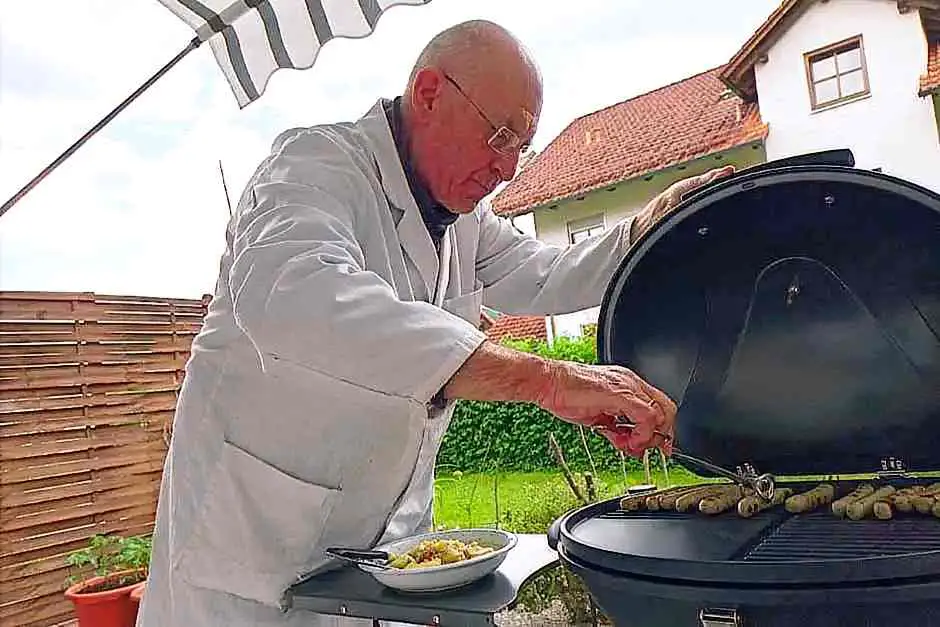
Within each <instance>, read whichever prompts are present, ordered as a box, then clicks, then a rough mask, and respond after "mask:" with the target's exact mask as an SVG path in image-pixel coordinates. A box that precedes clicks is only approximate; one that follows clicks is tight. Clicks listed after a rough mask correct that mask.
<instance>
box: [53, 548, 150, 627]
mask: <svg viewBox="0 0 940 627" xmlns="http://www.w3.org/2000/svg"><path fill="white" fill-rule="evenodd" d="M66 563H67V564H68V566H69V568H70V569H72V570H73V574H72V575H70V576H69V579H68V581H67V586H68V588H67V589H66V591H65V597H66V598H67V599H69V600H70V601H71V602H72V604H73V605H74V607H75V616H76V618H78V625H79V627H134V624H135V623H136V622H137V604H136V603H134V602H133V601H132V600H131V596H130V595H131V592H132V591H133V590H134V588H135V587H137V586H138V585H139V584H140V583H142V582H144V581H146V579H147V568H148V566H149V565H150V538H149V537H141V536H137V537H131V538H123V537H121V536H115V535H110V536H103V535H95V536H92V538H91V539H90V540H89V542H88V546H86V547H85V548H83V549H81V550H78V551H75V552H73V553H71V554H69V556H68V558H67V559H66ZM89 575H90V576H89Z"/></svg>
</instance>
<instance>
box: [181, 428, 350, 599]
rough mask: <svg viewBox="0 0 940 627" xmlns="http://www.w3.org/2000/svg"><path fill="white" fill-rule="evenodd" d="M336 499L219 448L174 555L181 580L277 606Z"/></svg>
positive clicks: (331, 492) (234, 449)
mask: <svg viewBox="0 0 940 627" xmlns="http://www.w3.org/2000/svg"><path fill="white" fill-rule="evenodd" d="M340 494H341V492H340V491H339V490H336V489H333V488H328V487H325V486H321V485H317V484H312V483H308V482H305V481H302V480H300V479H298V478H296V477H293V476H291V475H288V474H287V473H285V472H283V471H281V470H279V469H277V468H275V467H274V466H272V465H270V464H268V463H267V462H265V461H263V460H261V459H259V458H258V457H255V456H254V455H251V454H250V453H248V452H247V451H245V450H244V449H241V448H239V447H238V446H235V445H234V444H231V443H229V442H223V444H222V452H221V455H220V458H219V461H218V463H217V464H216V465H215V468H214V470H213V471H212V476H211V477H210V478H209V482H208V489H207V490H206V494H205V500H204V501H203V503H202V504H201V506H200V507H198V511H197V514H196V517H195V520H194V521H193V522H194V524H193V529H192V532H191V533H190V534H189V536H188V538H187V539H186V541H185V546H184V547H183V548H182V550H181V552H180V561H179V573H180V575H181V577H182V578H183V579H186V580H187V581H189V582H190V583H191V584H193V585H195V586H199V587H203V588H209V589H212V590H217V591H220V592H226V593H228V594H233V595H236V596H239V597H242V598H245V599H249V600H252V601H257V602H259V603H263V604H265V605H269V606H275V607H276V606H278V605H279V604H280V602H281V599H282V597H283V594H284V592H285V591H286V589H287V588H288V587H289V586H290V585H291V584H293V583H294V582H295V581H296V580H297V579H298V577H299V576H300V575H301V574H302V572H303V571H304V570H305V568H306V566H307V565H308V564H309V563H310V562H311V559H312V557H313V554H314V552H315V551H317V550H319V548H320V547H319V546H318V545H319V540H320V536H321V535H322V533H323V530H324V527H325V525H326V521H327V519H328V518H329V516H330V513H331V512H332V510H333V507H334V505H335V502H336V499H337V498H338V496H339V495H340Z"/></svg>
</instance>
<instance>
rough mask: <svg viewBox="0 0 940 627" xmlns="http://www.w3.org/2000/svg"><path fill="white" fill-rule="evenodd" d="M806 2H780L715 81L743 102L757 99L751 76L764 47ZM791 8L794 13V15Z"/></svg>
mask: <svg viewBox="0 0 940 627" xmlns="http://www.w3.org/2000/svg"><path fill="white" fill-rule="evenodd" d="M808 5H809V2H808V1H807V0H783V2H781V4H780V6H778V7H777V8H776V9H774V11H773V12H772V13H771V14H770V15H769V16H768V17H767V19H766V20H764V22H763V23H762V24H761V25H760V26H758V27H757V30H756V31H754V34H753V35H751V36H750V37H749V38H748V40H747V41H746V42H744V45H743V46H741V48H740V49H739V50H738V51H737V52H736V53H735V54H734V56H732V57H731V60H729V61H728V63H726V64H725V66H724V69H722V71H721V72H720V73H719V75H718V78H719V79H721V80H722V81H723V82H724V83H725V84H726V85H728V86H729V87H730V88H731V90H732V91H735V92H736V93H738V96H739V97H740V98H741V99H742V100H745V101H746V102H753V101H754V100H755V99H756V98H757V86H756V81H755V78H754V76H753V74H754V65H755V62H756V60H757V58H758V56H759V55H760V53H761V52H762V51H763V49H764V48H765V46H766V44H767V42H768V40H771V41H773V40H772V39H771V38H774V39H775V38H776V37H777V36H778V34H779V32H780V29H781V28H786V27H788V26H789V25H790V24H792V23H793V22H794V21H796V19H797V18H798V17H799V13H802V12H803V11H805V10H806V9H807V8H808ZM794 9H797V10H798V11H797V13H796V14H794V13H793V11H794Z"/></svg>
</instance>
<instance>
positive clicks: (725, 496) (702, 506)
mask: <svg viewBox="0 0 940 627" xmlns="http://www.w3.org/2000/svg"><path fill="white" fill-rule="evenodd" d="M743 496H744V490H743V489H742V488H741V486H738V485H731V486H727V487H726V488H725V489H724V490H723V491H722V492H721V493H720V494H714V495H711V496H707V497H705V498H703V499H702V500H701V501H699V504H698V511H700V512H702V513H703V514H708V515H710V516H714V515H715V514H720V513H722V512H725V511H728V510H729V509H731V508H732V507H734V506H735V505H737V503H738V501H739V500H741V497H743Z"/></svg>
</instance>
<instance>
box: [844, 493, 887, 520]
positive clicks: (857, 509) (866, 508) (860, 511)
mask: <svg viewBox="0 0 940 627" xmlns="http://www.w3.org/2000/svg"><path fill="white" fill-rule="evenodd" d="M896 491H897V490H895V488H894V487H893V486H889V485H886V486H883V487H881V488H878V489H877V490H875V491H874V492H871V493H869V494H867V495H865V496H863V497H862V498H860V499H858V500H857V501H854V502H853V503H850V504H849V506H848V507H846V508H845V515H846V516H848V517H849V518H851V519H852V520H861V519H862V518H865V517H867V516H871V514H872V512H873V511H874V505H875V503H877V502H878V501H882V500H884V499H886V498H888V497H889V496H891V495H892V494H894V493H895V492H896Z"/></svg>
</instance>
